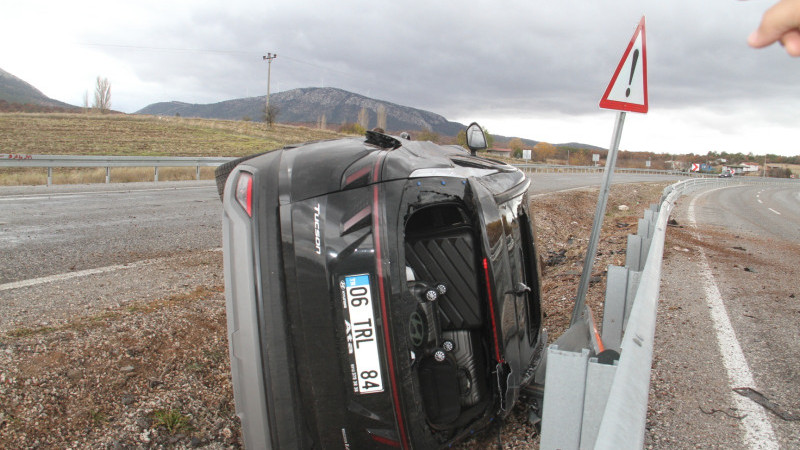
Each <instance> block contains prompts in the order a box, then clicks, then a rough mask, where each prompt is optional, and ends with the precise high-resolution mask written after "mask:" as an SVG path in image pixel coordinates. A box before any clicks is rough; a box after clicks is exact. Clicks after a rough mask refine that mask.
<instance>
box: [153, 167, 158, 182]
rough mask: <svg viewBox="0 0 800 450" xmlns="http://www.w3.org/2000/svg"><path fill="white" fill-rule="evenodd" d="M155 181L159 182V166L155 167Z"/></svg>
mask: <svg viewBox="0 0 800 450" xmlns="http://www.w3.org/2000/svg"><path fill="white" fill-rule="evenodd" d="M153 182H154V183H158V166H156V167H155V176H154V177H153Z"/></svg>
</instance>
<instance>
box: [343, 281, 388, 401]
mask: <svg viewBox="0 0 800 450" xmlns="http://www.w3.org/2000/svg"><path fill="white" fill-rule="evenodd" d="M340 287H341V288H342V303H343V304H342V307H343V308H344V311H345V315H344V325H345V330H346V331H347V351H348V353H349V354H350V372H351V375H352V380H353V392H355V393H357V394H373V393H375V392H383V376H382V374H381V356H380V353H378V333H377V331H376V326H375V313H374V312H373V305H372V290H371V288H370V284H369V275H368V274H363V275H349V276H346V277H344V279H343V280H342V282H341V283H340Z"/></svg>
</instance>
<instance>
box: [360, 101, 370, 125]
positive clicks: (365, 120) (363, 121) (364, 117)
mask: <svg viewBox="0 0 800 450" xmlns="http://www.w3.org/2000/svg"><path fill="white" fill-rule="evenodd" d="M358 124H359V125H361V128H363V129H365V130H366V129H367V128H368V127H369V113H368V112H367V108H366V107H364V106H362V107H361V111H359V112H358Z"/></svg>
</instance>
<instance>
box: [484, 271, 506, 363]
mask: <svg viewBox="0 0 800 450" xmlns="http://www.w3.org/2000/svg"><path fill="white" fill-rule="evenodd" d="M483 273H484V275H485V276H486V295H487V296H488V297H489V315H491V316H492V334H493V335H494V354H495V357H496V359H497V362H498V363H501V364H502V363H504V362H505V361H503V358H502V356H501V355H500V341H499V340H498V338H497V335H498V332H497V319H496V318H495V315H494V297H493V296H492V285H491V283H490V279H489V260H487V259H486V258H483Z"/></svg>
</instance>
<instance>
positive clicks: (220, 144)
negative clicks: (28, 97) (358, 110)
mask: <svg viewBox="0 0 800 450" xmlns="http://www.w3.org/2000/svg"><path fill="white" fill-rule="evenodd" d="M340 136H342V135H341V134H339V133H336V132H333V131H328V130H317V129H311V128H305V127H297V126H289V125H279V124H276V125H274V126H273V127H272V128H270V127H268V126H267V125H266V124H264V123H261V122H244V121H233V120H213V119H191V118H180V117H159V116H134V115H86V114H66V113H48V114H35V113H0V153H7V154H19V155H103V156H244V155H250V154H253V153H258V152H263V151H268V150H274V149H277V148H281V147H284V146H286V145H288V144H295V143H298V142H308V141H316V140H322V139H335V138H337V137H340ZM195 176H196V174H195V169H194V168H161V169H159V174H158V178H159V181H181V180H193V179H195ZM105 177H106V176H105V169H102V168H100V169H54V171H53V183H55V184H75V183H103V182H105ZM201 179H213V169H211V168H204V169H202V170H201ZM111 181H112V182H115V183H124V182H133V181H153V169H152V168H144V167H143V168H119V169H111ZM46 182H47V170H46V169H40V168H24V169H23V168H2V167H0V185H5V186H19V185H37V184H45V183H46Z"/></svg>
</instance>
